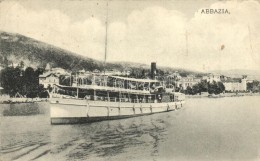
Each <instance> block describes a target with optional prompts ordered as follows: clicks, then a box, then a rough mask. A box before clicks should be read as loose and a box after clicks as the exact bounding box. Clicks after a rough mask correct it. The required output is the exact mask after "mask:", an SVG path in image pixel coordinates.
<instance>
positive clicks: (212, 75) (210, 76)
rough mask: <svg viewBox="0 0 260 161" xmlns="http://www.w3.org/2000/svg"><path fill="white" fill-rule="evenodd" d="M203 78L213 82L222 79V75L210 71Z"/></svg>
mask: <svg viewBox="0 0 260 161" xmlns="http://www.w3.org/2000/svg"><path fill="white" fill-rule="evenodd" d="M202 80H207V82H210V83H213V81H215V82H220V81H221V75H220V74H216V73H209V74H208V75H206V76H203V77H202Z"/></svg>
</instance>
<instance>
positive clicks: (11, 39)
mask: <svg viewBox="0 0 260 161" xmlns="http://www.w3.org/2000/svg"><path fill="white" fill-rule="evenodd" d="M5 57H6V58H7V59H8V61H9V62H12V63H14V64H18V63H20V62H21V61H23V62H24V64H25V65H26V66H32V67H45V66H46V64H47V63H49V64H51V66H52V67H61V68H64V69H68V70H72V69H73V70H78V69H83V68H84V69H87V70H94V69H99V70H101V69H102V68H103V65H102V62H100V61H97V60H94V59H91V58H87V57H83V56H80V55H77V54H75V53H72V52H70V51H66V50H64V49H61V48H58V47H55V46H52V45H49V44H46V43H43V42H40V41H37V40H34V39H32V38H29V37H26V36H23V35H20V34H12V33H7V32H0V63H1V64H2V63H3V60H4V58H5ZM107 67H108V68H122V66H121V65H117V64H109V63H108V64H107Z"/></svg>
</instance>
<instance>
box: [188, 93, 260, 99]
mask: <svg viewBox="0 0 260 161" xmlns="http://www.w3.org/2000/svg"><path fill="white" fill-rule="evenodd" d="M243 96H260V93H237V94H236V93H225V94H220V95H212V96H211V97H210V95H185V97H186V98H223V97H243Z"/></svg>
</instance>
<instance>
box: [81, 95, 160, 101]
mask: <svg viewBox="0 0 260 161" xmlns="http://www.w3.org/2000/svg"><path fill="white" fill-rule="evenodd" d="M84 99H87V100H94V101H107V102H130V103H156V102H158V101H157V100H153V99H133V98H118V97H102V96H93V95H86V96H85V97H84Z"/></svg>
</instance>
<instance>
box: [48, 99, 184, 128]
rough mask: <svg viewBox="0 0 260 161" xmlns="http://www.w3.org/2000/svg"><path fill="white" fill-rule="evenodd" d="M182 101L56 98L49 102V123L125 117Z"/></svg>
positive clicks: (170, 108) (176, 105)
mask: <svg viewBox="0 0 260 161" xmlns="http://www.w3.org/2000/svg"><path fill="white" fill-rule="evenodd" d="M183 104H184V101H181V102H169V103H129V102H105V101H87V100H77V99H56V100H52V101H51V102H50V105H51V109H50V116H51V124H78V123H91V122H97V121H104V120H116V119H125V118H130V117H138V116H144V115H151V114H155V113H161V112H169V111H174V110H176V109H179V108H181V107H182V106H183Z"/></svg>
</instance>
